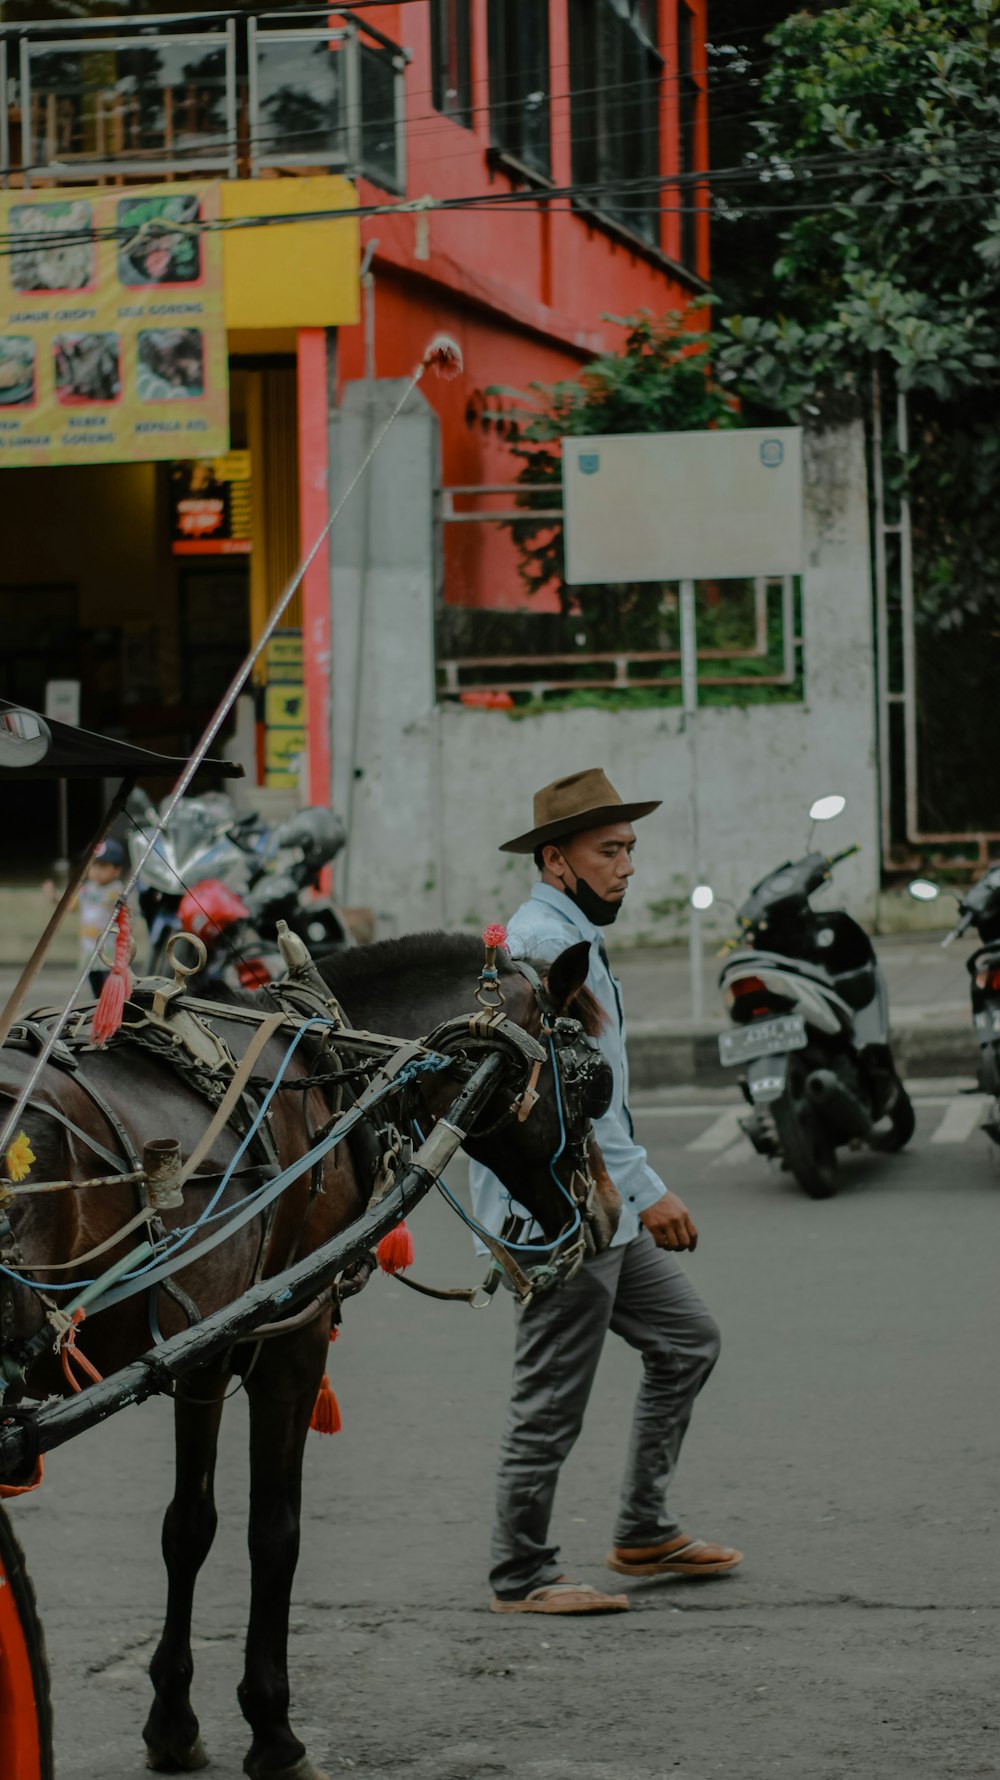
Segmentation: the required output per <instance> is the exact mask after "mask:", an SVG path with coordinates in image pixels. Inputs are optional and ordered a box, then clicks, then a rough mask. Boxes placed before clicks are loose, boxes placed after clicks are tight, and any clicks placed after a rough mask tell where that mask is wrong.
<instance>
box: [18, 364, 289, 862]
mask: <svg viewBox="0 0 1000 1780" xmlns="http://www.w3.org/2000/svg"><path fill="white" fill-rule="evenodd" d="M230 423H231V450H230V452H229V453H228V454H227V455H226V457H224V458H221V459H213V460H206V462H205V464H204V465H198V466H194V465H192V464H191V463H189V462H185V463H179V464H170V463H114V464H94V465H73V466H62V465H56V466H51V467H46V468H40V469H16V470H9V471H8V472H7V473H6V474H5V476H4V478H3V489H2V493H3V505H4V548H3V553H2V559H0V627H2V628H0V637H2V645H0V696H2V697H4V698H8V699H13V700H18V701H20V702H23V703H24V704H26V705H29V706H31V707H32V708H34V709H37V710H42V711H44V709H45V701H46V686H47V684H48V683H49V682H51V681H53V680H69V681H76V682H78V683H79V686H80V722H81V723H82V724H83V726H84V727H85V728H88V729H94V730H97V731H99V732H101V733H103V734H105V735H109V736H114V737H120V738H122V739H125V740H128V741H130V742H134V743H136V744H137V745H138V746H139V747H145V748H150V749H153V750H155V751H157V752H159V753H163V754H169V755H174V756H177V757H181V758H183V757H186V755H187V754H188V753H189V752H190V750H191V748H192V747H193V746H194V744H195V743H196V741H197V739H198V737H199V736H200V735H201V733H202V732H203V730H204V728H205V725H206V723H207V722H208V720H209V718H210V716H211V713H212V711H213V710H214V709H215V706H216V704H217V702H218V700H219V698H220V697H221V695H222V693H223V692H224V691H225V689H226V687H227V686H228V684H229V682H230V680H231V679H232V676H233V674H234V672H235V671H236V669H237V667H238V665H239V663H240V661H241V660H242V659H243V657H244V656H245V654H246V652H247V649H248V647H249V642H250V637H251V634H252V633H253V634H256V633H257V632H258V631H259V629H260V627H261V625H262V623H263V621H264V617H265V615H266V612H267V610H268V609H269V607H270V605H271V603H272V602H273V600H274V598H275V595H276V593H277V591H278V590H279V589H280V588H281V586H282V585H283V583H284V582H285V581H286V580H287V577H288V575H289V574H290V573H291V571H292V569H293V568H294V565H295V563H296V561H297V559H298V555H299V508H298V499H299V494H298V438H297V406H296V374H295V359H294V357H291V356H289V357H287V358H282V359H264V360H261V359H254V358H241V359H237V360H234V361H233V362H232V364H231V368H230ZM192 472H194V473H193V474H192ZM220 517H221V523H218V524H213V523H211V522H212V520H213V518H215V519H219V518H220ZM299 622H300V620H299V616H298V613H297V612H294V611H292V612H290V613H289V614H288V618H287V623H288V625H289V626H294V625H296V624H298V623H299ZM257 697H258V700H259V704H260V710H259V713H258V715H259V717H260V719H261V722H262V721H263V716H264V710H263V706H264V690H263V687H262V686H261V687H259V688H258V689H257ZM225 740H226V735H225V733H224V735H223V738H222V742H221V744H220V746H221V747H222V749H223V751H224V745H225ZM246 764H247V765H248V767H249V768H250V769H251V770H250V774H249V776H250V777H251V779H252V778H253V776H254V773H253V768H254V765H255V762H254V761H252V760H248V762H247V763H246ZM260 769H261V770H260V773H259V775H257V776H259V777H260V779H261V780H263V775H264V763H263V746H262V747H261V749H260ZM148 789H149V791H150V793H151V795H153V796H154V797H157V796H160V795H162V794H163V793H164V792H165V791H167V790H168V789H169V786H168V785H167V784H166V783H164V784H162V785H160V784H158V783H154V782H151V783H150V785H149V787H148ZM100 802H101V788H100V787H99V786H94V787H89V786H87V785H84V784H81V785H80V786H78V787H77V791H76V793H75V794H74V797H73V798H72V799H71V800H70V834H69V843H70V848H71V850H76V849H78V848H79V847H81V846H82V845H83V844H84V842H85V840H86V838H87V836H88V835H89V833H90V832H91V830H92V828H93V826H94V823H95V821H96V817H97V812H98V807H99V805H100ZM4 828H5V835H6V837H7V838H6V843H5V849H4V851H5V858H4V875H5V876H8V877H9V876H10V875H18V874H23V875H30V874H32V873H33V872H34V871H36V870H39V869H40V870H42V871H44V872H48V870H49V868H50V866H51V863H52V860H53V859H54V858H55V857H56V854H57V838H58V816H57V787H56V786H54V785H47V784H46V785H32V786H30V787H28V786H25V787H22V788H20V789H17V788H15V787H10V788H9V789H8V794H7V802H6V804H5V810H4Z"/></svg>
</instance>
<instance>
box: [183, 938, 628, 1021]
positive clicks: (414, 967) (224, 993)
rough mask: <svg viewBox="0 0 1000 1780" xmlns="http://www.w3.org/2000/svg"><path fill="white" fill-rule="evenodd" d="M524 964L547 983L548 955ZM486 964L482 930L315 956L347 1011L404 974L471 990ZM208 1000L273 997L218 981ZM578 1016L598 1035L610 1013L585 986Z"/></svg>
mask: <svg viewBox="0 0 1000 1780" xmlns="http://www.w3.org/2000/svg"><path fill="white" fill-rule="evenodd" d="M524 962H525V963H526V964H531V965H533V967H534V968H535V969H536V970H537V972H538V974H539V976H540V977H541V978H542V981H543V982H544V981H545V979H546V976H547V973H548V965H547V963H546V961H545V960H544V959H540V958H532V957H531V956H530V954H528V955H526V956H525V959H524ZM482 963H483V942H482V940H481V939H480V938H479V936H478V934H472V933H445V932H443V931H440V930H438V931H435V932H431V933H407V934H404V935H403V936H402V938H400V939H382V940H376V941H375V942H374V944H372V945H368V946H349V947H348V948H347V949H346V950H345V951H342V952H327V953H326V954H325V955H324V956H323V957H322V958H319V959H317V964H318V966H319V969H320V971H321V973H322V976H323V979H324V981H325V982H327V983H328V984H329V985H330V988H331V989H332V990H333V992H334V994H335V995H336V996H337V998H338V1000H340V1001H342V1002H343V1004H344V1006H345V1008H346V1009H347V1011H348V1013H350V1010H351V998H352V991H355V992H357V994H358V995H359V996H361V995H362V994H363V991H364V990H365V988H366V987H368V986H369V985H372V984H376V983H380V982H383V981H385V980H386V979H389V980H390V981H391V980H393V979H395V980H397V981H398V980H399V979H400V978H402V977H406V978H407V980H408V982H409V983H410V984H411V985H415V984H416V985H419V983H420V982H421V981H426V982H427V984H428V987H429V988H430V987H432V986H434V985H435V984H436V981H437V979H438V977H439V975H440V973H441V971H442V970H445V971H455V972H456V973H464V974H466V975H467V976H468V977H469V983H470V989H471V987H472V986H473V984H474V983H475V981H476V979H477V978H478V976H479V972H480V969H481V968H482ZM497 969H498V971H499V973H500V975H501V977H510V976H513V975H514V974H515V972H516V960H514V961H512V960H511V958H510V957H509V956H508V955H507V953H506V952H505V951H504V950H502V949H500V950H498V952H497ZM204 993H205V996H206V998H207V999H209V1000H211V1001H219V1002H221V1003H226V1002H228V1003H229V1005H230V1006H234V1005H235V1006H243V1007H256V1008H260V1007H263V1006H265V1005H268V1006H270V1005H272V1004H273V1001H274V998H273V997H272V996H270V995H268V992H267V990H266V989H233V988H229V987H227V986H226V985H225V984H222V983H215V984H213V985H212V986H211V988H210V989H208V990H206V991H204ZM569 1007H570V1010H571V1011H572V1014H573V1016H574V1018H575V1019H577V1020H579V1022H580V1024H581V1026H582V1027H583V1029H584V1031H585V1032H586V1033H587V1035H588V1037H590V1038H596V1037H597V1035H598V1033H600V1032H601V1031H602V1030H603V1028H604V1025H605V1023H606V1015H605V1012H604V1009H603V1008H602V1006H601V1004H600V1002H599V1001H598V999H597V997H596V995H594V994H593V992H592V991H591V990H590V989H588V988H587V987H586V985H584V986H583V988H581V989H578V990H577V992H576V994H575V995H574V996H573V997H572V1000H571V1002H570V1004H569Z"/></svg>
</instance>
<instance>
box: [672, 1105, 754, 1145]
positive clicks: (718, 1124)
mask: <svg viewBox="0 0 1000 1780" xmlns="http://www.w3.org/2000/svg"><path fill="white" fill-rule="evenodd" d="M745 1111H746V1108H745V1107H740V1106H727V1108H726V1110H725V1112H723V1113H720V1114H719V1116H718V1118H717V1119H715V1120H714V1121H713V1123H712V1124H711V1125H709V1127H708V1130H707V1131H702V1132H701V1133H700V1135H699V1136H698V1137H696V1138H694V1139H693V1140H692V1142H691V1143H689V1144H687V1145H686V1146H685V1147H686V1148H687V1149H689V1150H727V1149H728V1148H729V1145H730V1144H731V1143H732V1141H733V1138H734V1137H738V1136H739V1131H740V1124H739V1122H740V1119H741V1118H742V1117H743V1115H744V1113H745Z"/></svg>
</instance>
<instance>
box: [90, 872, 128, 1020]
mask: <svg viewBox="0 0 1000 1780" xmlns="http://www.w3.org/2000/svg"><path fill="white" fill-rule="evenodd" d="M117 923H118V937H117V939H116V940H115V961H114V963H113V964H112V966H111V969H110V971H109V972H108V975H107V976H106V977H105V979H104V982H103V984H102V986H101V993H100V997H99V999H98V1002H97V1006H96V1007H95V1009H94V1017H93V1019H92V1020H91V1022H90V1036H91V1038H92V1039H93V1041H94V1043H95V1044H96V1045H103V1044H107V1042H108V1039H109V1038H114V1036H115V1033H116V1032H117V1031H118V1030H119V1028H120V1026H121V1023H122V1015H123V1014H124V1012H125V1003H126V1001H127V1000H128V998H129V996H130V995H131V993H132V972H131V970H130V969H129V963H130V960H131V957H132V916H131V914H130V912H129V906H128V903H127V902H120V903H119V904H118V913H117Z"/></svg>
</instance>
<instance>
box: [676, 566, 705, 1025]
mask: <svg viewBox="0 0 1000 1780" xmlns="http://www.w3.org/2000/svg"><path fill="white" fill-rule="evenodd" d="M680 618H681V705H682V708H683V712H684V734H685V736H686V738H687V748H688V807H689V810H690V815H691V880H690V881H691V883H692V884H700V883H701V837H700V835H699V832H698V633H697V626H696V623H695V607H694V582H693V581H690V580H687V581H682V582H681V583H680ZM702 956H703V944H702V931H701V911H700V910H699V909H697V908H695V906H694V904H693V903H692V902H690V901H689V902H688V962H689V966H690V972H691V1018H692V1020H700V1019H702V1018H703V1017H704V1013H705V1003H704V993H703V986H702Z"/></svg>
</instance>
